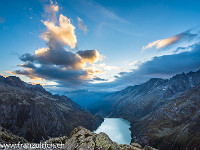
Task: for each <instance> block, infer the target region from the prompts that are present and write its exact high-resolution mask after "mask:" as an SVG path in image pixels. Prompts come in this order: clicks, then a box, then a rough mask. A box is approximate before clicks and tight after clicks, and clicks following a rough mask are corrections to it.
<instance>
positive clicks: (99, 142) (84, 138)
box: [0, 126, 156, 150]
mask: <svg viewBox="0 0 200 150" xmlns="http://www.w3.org/2000/svg"><path fill="white" fill-rule="evenodd" d="M13 137H14V138H15V141H13ZM0 139H3V140H1V141H0V143H1V144H2V143H15V142H16V143H18V142H20V143H27V141H26V140H24V139H23V138H20V137H18V136H15V135H12V134H11V133H8V132H7V131H6V132H5V131H3V132H1V133H0ZM44 143H46V144H63V145H62V149H63V150H156V149H154V148H152V147H150V146H145V147H144V148H143V147H142V146H140V145H139V144H137V143H132V144H130V145H127V144H117V143H116V142H113V141H112V140H111V139H110V138H109V137H108V135H106V134H105V133H99V134H96V133H93V132H91V131H89V130H87V129H85V128H83V127H81V126H79V127H77V128H75V129H74V130H73V131H72V132H71V134H70V137H69V138H67V137H66V136H63V137H58V138H51V139H49V140H47V141H45V142H44ZM22 150H23V149H22Z"/></svg>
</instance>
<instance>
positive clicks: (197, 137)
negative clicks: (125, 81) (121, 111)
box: [132, 84, 200, 150]
mask: <svg viewBox="0 0 200 150" xmlns="http://www.w3.org/2000/svg"><path fill="white" fill-rule="evenodd" d="M199 118H200V84H198V85H196V86H195V87H193V88H192V89H190V90H189V91H187V92H186V93H183V94H182V95H181V96H180V97H178V98H175V99H173V100H171V101H169V102H168V103H166V104H164V105H162V106H161V107H160V108H159V109H157V110H156V111H154V112H153V113H152V114H150V115H149V116H147V117H143V118H141V119H140V120H138V121H137V122H135V123H134V124H133V125H132V130H134V132H133V137H134V141H136V142H139V143H141V144H142V145H146V144H148V145H152V146H156V147H158V148H159V149H162V150H165V149H166V150H174V149H194V150H195V149H200V119H199Z"/></svg>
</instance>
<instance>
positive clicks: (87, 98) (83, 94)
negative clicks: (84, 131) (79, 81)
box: [63, 90, 111, 110]
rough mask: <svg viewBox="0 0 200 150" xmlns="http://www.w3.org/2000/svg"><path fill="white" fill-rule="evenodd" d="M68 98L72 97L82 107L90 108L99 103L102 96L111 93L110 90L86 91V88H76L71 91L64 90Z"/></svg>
mask: <svg viewBox="0 0 200 150" xmlns="http://www.w3.org/2000/svg"><path fill="white" fill-rule="evenodd" d="M63 94H64V95H67V96H68V97H69V98H71V99H73V101H75V102H76V103H77V104H78V105H80V106H81V107H82V108H85V109H88V110H90V108H93V106H94V105H95V104H96V103H97V104H98V103H99V102H100V101H101V100H102V99H103V98H104V97H106V96H108V95H109V94H111V93H110V92H101V91H88V90H77V91H71V92H64V93H63Z"/></svg>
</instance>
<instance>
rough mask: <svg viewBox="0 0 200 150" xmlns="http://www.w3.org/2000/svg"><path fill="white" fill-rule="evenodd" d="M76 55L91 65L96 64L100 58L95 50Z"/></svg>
mask: <svg viewBox="0 0 200 150" xmlns="http://www.w3.org/2000/svg"><path fill="white" fill-rule="evenodd" d="M77 54H78V55H79V56H81V58H82V59H84V60H85V61H86V62H90V63H91V64H92V63H95V62H97V61H98V60H100V58H101V55H100V54H99V52H98V51H97V50H84V51H78V52H77Z"/></svg>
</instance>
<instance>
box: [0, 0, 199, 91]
mask: <svg viewBox="0 0 200 150" xmlns="http://www.w3.org/2000/svg"><path fill="white" fill-rule="evenodd" d="M0 3H1V4H0V58H1V59H0V75H3V76H10V75H15V76H19V77H20V78H21V79H22V80H24V81H25V82H28V83H32V84H38V83H39V84H42V85H43V86H44V87H45V88H46V89H51V90H55V91H56V90H59V91H71V90H80V89H87V90H102V91H115V90H121V89H123V88H125V87H127V86H132V85H135V84H140V83H143V82H145V81H147V80H148V79H150V78H153V77H159V78H170V77H171V76H173V75H175V74H177V73H182V72H189V71H196V70H198V69H200V45H199V41H200V38H199V37H200V35H199V33H200V27H199V25H200V19H199V18H200V2H199V1H198V0H192V1H189V0H168V1H166V0H109V1H108V0H57V1H53V0H52V1H50V0H16V1H13V0H0Z"/></svg>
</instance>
